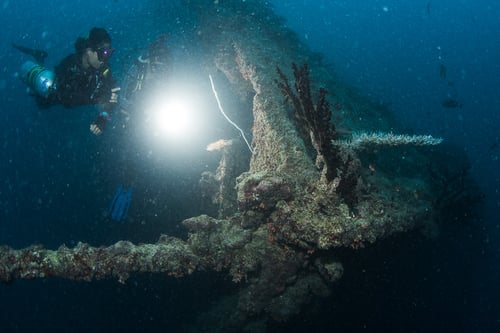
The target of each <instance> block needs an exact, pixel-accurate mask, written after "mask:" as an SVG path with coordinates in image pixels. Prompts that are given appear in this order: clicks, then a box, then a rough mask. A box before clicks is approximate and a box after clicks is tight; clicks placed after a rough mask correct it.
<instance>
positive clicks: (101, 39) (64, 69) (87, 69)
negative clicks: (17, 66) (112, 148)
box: [12, 27, 120, 135]
mask: <svg viewBox="0 0 500 333" xmlns="http://www.w3.org/2000/svg"><path fill="white" fill-rule="evenodd" d="M12 45H13V47H15V48H16V49H17V50H19V51H21V52H23V53H25V54H28V55H31V56H33V57H34V59H35V61H36V62H33V61H26V62H25V63H24V64H23V65H22V67H21V71H20V78H21V80H22V81H23V82H24V83H25V84H26V85H27V86H28V87H29V89H30V91H31V93H32V94H33V95H34V96H35V98H36V103H37V106H38V107H39V108H49V107H51V106H53V105H57V104H62V105H63V106H65V107H67V108H70V107H76V106H82V105H91V104H99V105H102V111H100V112H99V115H98V116H97V118H96V119H95V120H94V121H93V122H92V124H91V125H90V131H91V132H92V133H93V134H94V135H100V134H102V132H103V131H104V128H105V126H106V123H107V122H108V120H109V119H110V116H111V113H112V112H113V110H114V108H115V105H116V104H117V102H118V94H117V93H118V91H119V90H120V88H119V87H116V85H115V80H114V79H113V77H112V75H111V69H110V66H109V58H110V57H111V55H112V54H113V51H114V50H113V48H112V47H111V37H110V35H109V34H108V32H107V31H106V30H105V29H103V28H97V27H94V28H92V29H91V30H90V32H89V35H88V37H79V38H78V39H77V40H76V42H75V53H74V54H71V55H69V56H67V57H66V58H64V59H63V60H62V61H61V62H60V63H59V64H58V65H57V66H56V67H55V69H54V71H51V70H49V69H47V68H45V67H44V66H43V62H44V60H45V58H46V57H47V52H45V51H41V50H33V49H29V48H26V47H22V46H19V45H16V44H12Z"/></svg>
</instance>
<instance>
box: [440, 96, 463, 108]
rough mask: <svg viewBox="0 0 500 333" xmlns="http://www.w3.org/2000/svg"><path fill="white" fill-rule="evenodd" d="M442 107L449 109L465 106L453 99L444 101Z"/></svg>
mask: <svg viewBox="0 0 500 333" xmlns="http://www.w3.org/2000/svg"><path fill="white" fill-rule="evenodd" d="M441 105H442V106H443V107H445V108H447V109H455V108H461V107H462V106H463V104H462V103H460V102H459V101H457V100H456V99H453V98H446V99H444V100H442V101H441Z"/></svg>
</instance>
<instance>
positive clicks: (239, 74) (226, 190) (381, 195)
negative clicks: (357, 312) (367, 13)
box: [0, 0, 455, 331]
mask: <svg viewBox="0 0 500 333" xmlns="http://www.w3.org/2000/svg"><path fill="white" fill-rule="evenodd" d="M181 3H182V6H187V7H188V8H189V11H190V12H191V13H192V14H195V15H196V16H197V20H198V30H199V32H198V35H199V38H200V45H202V46H203V47H204V48H205V52H206V54H207V57H208V58H211V59H212V61H211V63H212V64H213V67H212V68H209V69H208V70H209V71H210V72H212V73H217V76H216V77H215V79H216V81H217V79H220V80H224V82H225V84H226V85H228V86H229V87H231V89H232V91H234V93H235V94H240V95H241V96H242V98H250V99H252V102H251V104H252V109H251V110H250V109H245V108H242V109H241V113H246V112H252V113H253V128H252V143H251V148H252V153H251V156H250V159H249V156H248V155H249V154H250V153H249V151H248V150H247V149H246V148H245V147H244V146H242V145H241V146H240V145H236V144H234V145H231V146H227V147H224V148H223V149H222V151H221V152H222V159H221V164H220V166H219V169H218V170H217V171H216V173H214V177H213V179H215V182H216V185H217V186H215V191H216V192H217V193H214V195H213V197H214V198H215V199H214V205H216V206H217V207H219V216H208V215H201V216H197V217H193V218H189V219H187V220H185V221H183V222H182V224H183V225H184V226H185V227H186V228H187V229H188V231H189V233H188V238H187V239H185V240H182V239H178V238H173V237H167V236H162V237H161V238H160V239H159V241H158V242H157V243H155V244H140V245H136V244H132V243H130V242H128V241H122V242H118V243H116V244H114V245H112V246H109V247H92V246H89V245H87V244H82V243H80V244H79V245H78V246H76V247H74V248H67V247H65V246H62V247H60V248H59V249H57V250H48V249H44V248H43V247H40V246H33V247H29V248H26V249H20V250H15V249H12V248H9V247H7V246H4V247H2V248H0V279H1V280H3V281H11V280H13V279H18V278H26V279H32V278H47V277H54V276H57V277H62V278H68V279H74V280H84V281H91V280H93V279H102V278H117V279H118V280H119V281H120V282H124V283H125V282H126V280H127V277H128V276H129V274H131V273H136V272H151V273H167V274H169V275H172V276H176V277H182V276H184V275H187V274H191V273H193V272H195V271H197V270H215V271H219V272H227V274H229V275H230V277H231V279H232V280H233V281H234V283H236V284H238V286H239V289H238V292H237V295H236V296H235V298H234V299H235V301H234V303H236V304H237V306H234V307H232V308H231V309H232V311H231V312H229V313H227V318H226V320H225V322H224V324H222V323H219V324H220V325H224V327H219V328H221V329H226V330H230V329H235V331H238V330H240V331H241V330H242V329H244V328H245V327H250V325H251V324H252V323H255V322H256V321H264V322H265V321H267V320H270V319H271V320H275V321H285V320H287V319H289V318H291V317H293V316H294V315H296V314H298V313H299V312H300V311H301V308H302V307H303V306H304V305H305V304H307V303H308V302H310V301H311V300H312V299H313V298H314V297H325V296H328V295H329V294H330V293H331V290H332V286H333V285H334V284H335V282H336V281H337V280H339V279H340V278H341V277H342V274H343V270H344V266H348V265H349V263H342V262H340V261H339V260H338V258H337V256H336V251H337V250H338V249H339V248H343V249H344V250H345V248H347V249H351V250H352V251H356V249H358V248H360V247H364V246H366V245H368V244H370V243H373V242H376V241H381V240H383V239H384V238H385V237H387V236H389V235H393V234H395V233H401V232H406V231H409V230H413V229H415V228H420V229H421V230H424V231H429V230H434V228H435V225H436V222H437V219H436V216H438V215H439V212H437V211H436V209H438V208H437V207H436V205H435V202H436V200H437V199H438V198H437V196H438V195H439V194H438V193H440V191H439V189H438V190H436V187H435V186H436V183H433V182H432V181H431V178H432V177H434V176H435V175H431V174H430V172H429V173H426V171H425V170H422V169H420V170H419V172H413V171H411V170H413V169H412V168H411V166H410V164H411V163H419V164H420V165H428V164H430V161H429V157H427V156H426V154H425V153H424V152H427V151H428V149H434V148H428V147H425V148H414V147H409V148H408V147H407V148H405V149H401V148H380V151H379V152H374V150H373V149H372V150H369V149H368V150H355V149H350V148H349V145H343V144H342V143H341V141H339V143H335V142H334V144H335V145H337V146H336V147H337V149H336V155H335V156H333V159H334V160H335V162H336V167H335V170H333V172H332V169H331V165H329V163H327V162H325V160H327V159H328V158H329V159H332V156H325V154H326V153H325V152H324V151H321V150H314V142H313V143H312V147H313V149H311V145H309V144H308V143H307V140H305V139H304V137H302V136H301V132H303V131H304V130H306V131H314V130H318V129H317V128H316V129H315V128H305V129H304V128H300V126H306V125H304V124H302V125H301V124H299V123H297V122H295V121H294V117H293V114H292V113H293V110H292V109H293V106H291V105H290V104H289V103H288V102H287V101H286V98H285V96H284V95H283V92H282V90H281V89H280V87H279V85H278V84H277V83H276V80H278V79H279V75H278V73H277V71H276V69H277V68H280V69H281V71H282V73H283V75H284V76H285V77H288V78H293V77H294V73H293V71H292V64H293V63H297V64H304V63H307V64H308V68H309V71H308V76H302V77H296V80H309V79H310V82H309V83H310V87H311V95H313V97H311V98H314V97H315V96H314V92H315V91H317V90H318V89H319V88H320V87H324V88H325V89H327V90H328V91H329V92H331V93H330V94H329V95H328V98H329V99H330V100H329V104H330V105H336V106H338V107H336V108H335V109H334V110H332V112H333V116H334V118H332V119H335V120H332V121H331V123H332V126H336V127H339V126H345V127H347V128H349V129H350V130H351V131H375V130H376V131H389V130H391V129H392V128H394V126H397V125H396V124H395V123H394V122H393V121H392V119H391V117H390V115H389V114H388V113H387V111H386V110H384V109H383V108H381V107H380V106H378V105H376V104H373V103H370V102H369V101H368V100H366V99H364V98H362V97H360V96H359V94H358V93H356V92H354V91H352V90H350V89H348V88H346V87H344V86H343V85H342V84H341V82H339V81H338V80H337V78H336V77H335V74H334V73H332V72H330V71H328V70H327V69H325V67H324V66H323V65H322V63H321V61H320V60H319V59H318V56H317V55H316V54H313V53H311V52H310V51H309V50H308V49H307V47H305V46H304V45H303V44H302V43H300V42H299V40H298V39H297V38H296V36H295V35H294V34H293V33H292V32H290V31H289V30H288V29H286V28H285V27H284V26H283V24H280V19H279V18H278V17H276V16H275V15H274V14H273V13H272V11H271V9H270V8H268V7H266V6H264V5H263V4H262V3H261V2H260V1H247V2H246V3H243V4H242V3H238V5H236V4H235V5H232V4H230V2H229V3H226V2H225V1H220V2H214V1H208V0H197V1H182V2H181ZM250 13H257V14H254V15H251V14H250ZM309 75H310V76H309ZM302 98H304V97H302ZM302 102H303V103H309V104H311V105H313V104H315V102H314V101H313V100H309V101H302ZM310 111H311V112H314V111H315V109H312V110H310ZM337 119H338V120H337ZM320 120H321V119H318V121H320ZM313 134H315V135H316V137H319V136H318V134H319V133H313ZM331 139H332V140H334V139H336V138H331ZM332 142H333V141H332ZM385 149H387V151H389V152H387V151H386V150H385ZM396 156H398V157H401V156H407V157H408V156H411V158H405V159H401V158H396ZM248 159H249V163H248V164H246V165H242V164H241V161H248ZM402 160H404V161H402ZM400 163H404V164H405V165H403V166H401V165H399V164H400ZM382 164H383V165H385V166H384V167H378V165H382ZM373 165H376V166H377V170H375V168H374V167H373ZM328 167H330V170H328ZM392 170H399V171H394V172H392ZM328 172H331V174H332V175H333V176H330V177H328V176H327V173H328ZM453 198H455V197H453ZM246 325H248V326H246ZM237 328H238V329H237Z"/></svg>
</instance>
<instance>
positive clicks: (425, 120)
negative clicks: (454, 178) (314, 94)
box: [0, 0, 500, 332]
mask: <svg viewBox="0 0 500 333" xmlns="http://www.w3.org/2000/svg"><path fill="white" fill-rule="evenodd" d="M181 2H182V1H178V2H175V1H174V2H169V4H161V2H160V1H156V2H155V1H146V2H144V1H143V2H138V1H137V2H136V1H131V0H128V1H120V0H115V1H111V0H103V1H95V0H87V1H71V2H69V1H63V0H58V1H52V2H50V3H40V2H36V1H25V0H20V1H8V0H5V1H3V3H2V4H1V7H0V11H1V13H2V14H1V15H2V16H1V17H2V23H3V25H2V34H1V35H0V40H1V42H2V45H4V47H3V48H2V49H1V50H0V63H1V64H2V65H1V67H0V69H1V71H0V105H1V106H0V109H1V112H0V133H1V144H2V149H1V150H0V175H1V178H0V181H1V183H0V244H7V245H10V246H13V247H18V248H19V247H24V246H28V245H30V244H33V243H42V244H44V245H45V246H46V247H49V248H55V247H57V246H59V245H61V244H63V243H65V244H66V245H68V246H73V245H75V244H76V242H78V241H84V242H88V243H90V244H92V245H108V244H112V243H114V242H116V241H117V240H120V239H129V240H131V241H133V242H154V241H156V240H157V238H158V236H159V234H161V233H168V234H171V235H179V236H182V235H183V233H184V231H183V230H182V229H181V228H180V227H179V221H181V220H182V219H184V218H186V217H190V216H194V215H196V214H199V209H198V208H197V207H199V200H201V199H200V197H199V193H198V192H199V191H198V187H197V186H198V180H199V176H200V174H201V172H202V171H205V170H213V169H214V168H215V167H216V165H217V162H218V161H217V160H216V159H215V158H214V156H212V155H210V154H208V153H207V152H206V151H205V149H204V145H206V143H207V142H210V141H211V140H212V139H217V138H219V137H220V136H221V135H223V134H227V133H233V132H232V130H233V129H232V128H230V127H229V126H228V125H227V123H225V122H224V120H222V119H221V118H220V115H219V114H217V111H216V107H215V106H214V104H213V101H210V102H208V100H209V99H208V98H210V97H211V96H210V94H208V96H209V97H207V96H205V95H204V93H202V91H204V90H206V91H209V85H208V82H203V80H199V79H197V78H196V76H195V75H193V74H192V73H193V72H196V71H197V70H198V69H199V68H200V67H201V66H202V64H203V61H204V59H203V55H200V54H196V53H195V52H193V50H190V49H189V47H188V46H186V45H189V38H190V37H189V36H190V35H191V33H192V30H193V24H192V22H191V20H192V18H190V17H189V13H186V12H185V11H184V10H182V8H180V7H179V6H178V5H179V4H180V3H181ZM272 2H273V3H274V5H275V6H276V11H277V13H278V14H280V15H283V16H284V17H286V19H287V21H286V22H287V25H288V26H289V27H290V28H291V29H293V30H294V31H296V32H297V34H298V36H299V37H300V38H301V39H302V40H303V41H304V42H306V43H307V44H308V45H309V46H310V47H311V48H312V49H313V50H315V51H317V52H320V53H322V54H323V56H324V59H325V62H326V63H327V64H329V65H331V68H332V69H333V70H335V71H336V72H337V73H338V74H339V75H340V76H341V77H342V78H344V79H345V80H346V82H348V83H349V84H351V85H352V86H354V87H356V88H358V89H359V90H360V91H362V92H363V93H364V94H365V95H367V96H370V97H371V98H373V99H375V100H377V101H380V103H382V104H385V105H387V106H388V107H390V109H391V110H392V112H393V113H394V114H395V116H396V117H397V118H398V119H399V120H400V121H401V122H402V124H403V126H405V127H408V128H411V129H414V130H415V131H416V132H421V133H429V134H432V135H435V136H441V137H443V138H444V139H445V140H446V142H449V143H452V144H453V145H455V146H456V147H458V149H460V150H462V151H464V152H466V154H467V156H468V157H469V159H470V163H471V174H472V175H473V177H474V179H475V180H476V182H477V183H478V184H479V186H480V189H481V191H482V192H483V193H484V194H485V199H484V202H483V203H482V205H481V206H480V209H479V212H478V214H477V216H474V217H472V218H471V219H469V220H467V221H466V223H457V225H447V226H445V227H444V228H443V230H441V234H440V236H439V237H438V238H437V239H434V240H423V239H417V240H416V239H414V238H412V237H410V236H408V237H406V238H403V239H402V240H398V241H397V242H396V241H394V243H391V241H389V242H388V243H386V244H385V245H384V248H382V247H380V248H379V247H378V246H375V247H374V248H371V249H370V251H371V252H369V253H361V255H360V256H359V257H358V258H357V259H356V260H354V261H353V262H352V263H350V264H349V265H346V275H345V276H344V278H343V279H342V280H341V281H340V283H339V286H338V288H337V290H335V291H334V296H332V298H328V299H325V300H319V301H317V302H315V303H313V304H311V305H310V308H308V309H305V310H304V312H303V313H301V314H300V315H299V316H298V317H297V318H296V320H294V321H293V322H292V323H290V324H289V325H288V324H284V325H277V327H275V329H276V330H283V331H285V330H288V331H301V330H304V329H309V330H317V331H320V330H333V329H337V331H360V332H361V331H363V332H367V331H368V332H374V331H380V332H381V331H384V332H390V331H394V332H402V331H405V332H432V331H434V332H496V331H498V330H499V329H500V305H499V302H500V296H499V295H500V287H499V286H498V281H499V278H500V250H499V249H500V226H499V225H500V221H499V218H498V212H499V211H500V209H499V205H500V194H499V184H500V181H499V177H500V173H499V172H498V169H499V166H500V162H499V156H500V145H499V141H500V137H499V136H500V131H499V127H500V126H499V125H500V85H499V84H498V78H499V77H500V64H499V62H498V59H500V36H499V35H498V31H500V21H499V20H498V17H499V16H500V4H498V3H497V2H495V1H486V0H476V1H471V0H469V1H465V0H462V1H452V0H441V1H420V0H414V1H410V0H404V1H401V0H386V1H382V0H381V1H375V0H373V1H327V0H315V1H312V0H302V1H278V0H276V1H272ZM95 25H97V26H103V27H105V28H106V29H108V30H109V31H110V33H111V35H112V38H113V44H114V47H115V48H116V49H117V51H116V53H115V55H114V56H113V59H112V66H113V68H114V69H115V72H116V75H117V76H118V78H120V72H123V70H122V69H124V68H127V66H128V63H127V60H130V59H128V58H127V52H129V51H130V52H132V51H133V50H134V49H135V48H138V47H143V46H145V44H147V43H148V42H151V41H152V40H154V39H155V38H156V37H157V36H158V35H159V34H161V33H164V32H170V33H171V39H170V40H169V46H171V47H172V49H173V50H174V51H173V53H174V54H173V57H175V58H176V59H183V60H184V62H183V63H182V65H181V66H180V67H181V68H179V69H177V71H178V72H183V70H186V73H191V74H186V75H185V76H186V77H187V78H186V81H190V82H191V81H197V84H196V85H195V86H196V87H197V88H196V89H198V88H199V91H201V93H200V94H201V95H202V96H201V99H203V98H207V102H206V103H205V104H206V105H209V107H207V110H203V112H206V113H210V112H213V113H214V114H213V116H212V115H210V114H209V116H207V118H206V119H205V121H204V123H205V128H203V127H196V126H198V125H196V124H192V127H196V130H195V132H197V135H196V136H195V135H192V136H191V139H189V140H188V139H186V138H183V139H182V144H179V141H178V140H177V141H175V143H174V144H173V143H172V142H169V141H168V140H167V141H158V140H157V139H158V138H157V137H155V136H154V135H149V136H148V135H144V136H142V135H140V134H138V132H133V133H132V134H130V133H128V134H130V135H128V134H124V133H123V132H122V131H120V130H119V128H120V126H121V124H122V123H123V117H122V118H120V117H117V118H118V119H114V120H113V121H114V122H113V123H112V126H111V127H110V128H109V130H110V131H109V133H106V136H103V137H97V138H96V137H93V136H91V135H90V134H89V131H88V125H89V124H90V122H91V121H92V119H93V118H94V117H95V116H96V109H95V108H92V107H84V108H79V109H72V110H66V109H63V108H54V109H51V110H46V111H43V112H42V111H39V110H37V109H36V107H35V105H34V103H33V100H32V99H31V98H30V97H29V96H27V94H26V91H25V89H24V88H23V86H22V84H21V83H20V82H19V80H18V78H17V77H16V76H15V74H16V72H17V71H18V69H19V66H20V64H21V63H22V61H23V60H25V58H23V57H22V56H21V55H20V54H19V52H18V51H16V50H14V49H12V48H11V47H10V43H11V42H16V43H19V44H23V45H26V46H29V47H38V48H43V49H46V50H48V51H49V58H48V59H47V65H48V66H53V65H55V64H56V63H57V62H58V61H59V60H60V59H61V58H62V57H64V56H65V55H67V54H69V53H71V52H72V50H73V41H74V40H75V38H76V36H82V35H85V34H86V33H87V32H88V30H89V29H90V28H91V27H92V26H95ZM443 66H444V67H445V68H446V73H445V75H444V74H443V72H442V70H441V72H440V69H442V68H443ZM184 67H185V68H184ZM193 76H194V78H193ZM204 79H205V78H204ZM450 82H452V83H453V87H451V86H450ZM196 93H198V90H196ZM227 93H228V92H226V94H227ZM221 94H224V92H221ZM450 94H451V95H453V97H454V98H456V99H457V100H459V101H460V102H461V103H462V104H463V107H461V108H454V109H448V108H443V107H442V105H441V101H442V100H443V99H444V98H445V97H447V95H450ZM210 103H212V104H210ZM218 117H219V118H218ZM214 119H215V120H214ZM113 126H116V127H115V128H114V129H113ZM179 146H181V149H179ZM130 160H132V161H136V162H130ZM137 161H140V162H137ZM130 179H133V181H134V184H135V188H134V191H135V195H134V201H133V204H132V206H131V209H130V213H129V218H128V219H127V222H126V223H113V222H112V221H109V219H107V218H106V212H107V210H108V206H109V202H110V200H111V198H112V196H113V193H114V190H115V188H116V187H117V186H118V185H119V184H120V183H123V182H126V181H128V180H130ZM388 252H389V253H392V255H391V256H388V255H387V253H388ZM231 288H234V286H231V284H230V283H229V282H228V281H225V277H224V276H218V275H216V274H211V273H199V274H194V275H193V276H191V277H188V278H185V279H181V280H177V279H174V278H169V277H164V276H150V275H142V276H133V277H132V278H131V279H130V280H129V281H128V283H127V284H126V285H120V284H119V283H117V282H116V281H114V280H106V281H99V282H93V283H91V284H89V283H82V282H70V281H64V280H58V279H53V280H43V281H42V280H38V281H22V280H19V281H15V282H14V283H13V284H10V285H1V286H0V318H1V320H0V325H1V327H0V331H1V332H27V331H35V332H44V331H47V332H48V331H73V332H79V331H81V332H84V331H85V332H88V331H92V332H110V331H118V330H122V331H137V330H145V331H172V332H173V331H181V328H180V327H182V325H183V324H185V323H189V322H190V321H192V320H193V318H194V316H195V314H197V313H200V312H203V311H206V310H207V309H209V308H210V306H211V305H212V304H213V302H214V301H215V300H217V299H218V297H220V296H221V295H225V294H229V293H230V292H231V291H232V289H231Z"/></svg>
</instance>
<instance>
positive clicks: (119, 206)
mask: <svg viewBox="0 0 500 333" xmlns="http://www.w3.org/2000/svg"><path fill="white" fill-rule="evenodd" d="M132 190H133V187H132V186H129V187H127V188H125V187H124V186H123V185H120V186H118V188H117V189H116V192H115V195H114V196H113V200H111V206H110V208H109V215H110V217H111V219H112V220H113V221H116V222H121V221H123V220H124V219H125V218H126V217H127V214H128V210H129V208H130V203H131V202H132Z"/></svg>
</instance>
